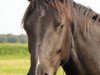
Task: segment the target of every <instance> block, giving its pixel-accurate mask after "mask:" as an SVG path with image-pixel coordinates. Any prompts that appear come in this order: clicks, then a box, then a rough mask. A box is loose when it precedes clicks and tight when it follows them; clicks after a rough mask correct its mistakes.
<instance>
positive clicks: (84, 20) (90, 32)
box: [72, 3, 100, 75]
mask: <svg viewBox="0 0 100 75" xmlns="http://www.w3.org/2000/svg"><path fill="white" fill-rule="evenodd" d="M72 16H73V21H74V32H73V34H74V36H73V38H74V44H75V52H72V53H74V54H75V53H76V55H74V54H72V59H77V60H78V61H76V60H73V61H74V62H75V64H77V63H80V65H77V68H79V67H81V69H82V70H84V71H85V72H86V75H100V27H99V25H100V22H99V21H100V16H99V15H98V14H97V13H95V12H94V11H93V10H91V9H90V8H87V7H85V6H82V5H80V4H76V3H74V4H73V13H72ZM75 56H76V57H75ZM94 66H95V69H94V68H93V67H94ZM80 75H81V74H80Z"/></svg>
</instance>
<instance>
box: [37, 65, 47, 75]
mask: <svg viewBox="0 0 100 75" xmlns="http://www.w3.org/2000/svg"><path fill="white" fill-rule="evenodd" d="M37 70H38V71H37V75H49V70H48V68H47V67H45V66H43V65H42V66H41V65H39V66H38V68H37Z"/></svg>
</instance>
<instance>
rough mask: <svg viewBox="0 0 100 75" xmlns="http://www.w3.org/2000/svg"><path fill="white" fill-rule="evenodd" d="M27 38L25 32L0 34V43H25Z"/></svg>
mask: <svg viewBox="0 0 100 75" xmlns="http://www.w3.org/2000/svg"><path fill="white" fill-rule="evenodd" d="M27 42H28V38H27V35H25V34H20V35H13V34H0V43H27Z"/></svg>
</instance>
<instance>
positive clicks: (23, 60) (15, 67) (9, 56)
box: [0, 44, 65, 75]
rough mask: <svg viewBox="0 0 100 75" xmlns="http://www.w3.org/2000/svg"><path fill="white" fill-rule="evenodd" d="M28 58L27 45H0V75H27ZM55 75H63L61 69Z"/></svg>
mask: <svg viewBox="0 0 100 75" xmlns="http://www.w3.org/2000/svg"><path fill="white" fill-rule="evenodd" d="M29 57H30V56H29V53H28V49H27V44H0V75H27V72H28V69H29V66H30V65H29V64H30V62H29ZM56 75H65V73H64V72H63V69H62V68H61V67H60V68H59V69H58V72H57V74H56Z"/></svg>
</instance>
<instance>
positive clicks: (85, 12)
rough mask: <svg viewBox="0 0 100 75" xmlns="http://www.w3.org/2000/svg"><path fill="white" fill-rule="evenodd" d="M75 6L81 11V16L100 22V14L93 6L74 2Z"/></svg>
mask: <svg viewBox="0 0 100 75" xmlns="http://www.w3.org/2000/svg"><path fill="white" fill-rule="evenodd" d="M73 7H74V8H75V9H76V10H77V11H78V12H79V13H78V14H79V15H80V17H83V18H85V19H86V20H87V21H90V20H91V21H93V22H97V23H98V22H100V15H99V14H98V13H96V12H94V11H93V10H92V9H91V8H89V7H86V6H84V5H81V4H78V3H75V2H73Z"/></svg>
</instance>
